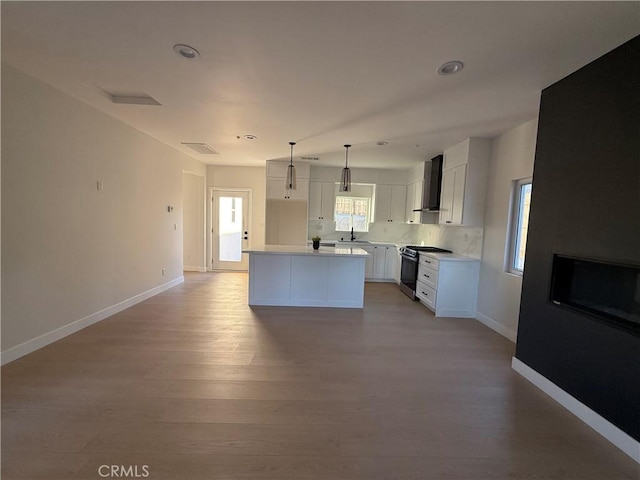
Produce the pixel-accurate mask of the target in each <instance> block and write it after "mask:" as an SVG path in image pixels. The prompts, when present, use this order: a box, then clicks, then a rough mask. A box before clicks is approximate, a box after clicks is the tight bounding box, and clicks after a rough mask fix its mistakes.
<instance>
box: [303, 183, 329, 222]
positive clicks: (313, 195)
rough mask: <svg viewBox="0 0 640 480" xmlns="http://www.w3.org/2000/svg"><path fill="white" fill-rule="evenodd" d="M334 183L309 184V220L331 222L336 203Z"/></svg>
mask: <svg viewBox="0 0 640 480" xmlns="http://www.w3.org/2000/svg"><path fill="white" fill-rule="evenodd" d="M335 189H336V185H335V183H334V182H316V181H311V182H309V219H310V220H333V212H334V210H335V201H336V192H335Z"/></svg>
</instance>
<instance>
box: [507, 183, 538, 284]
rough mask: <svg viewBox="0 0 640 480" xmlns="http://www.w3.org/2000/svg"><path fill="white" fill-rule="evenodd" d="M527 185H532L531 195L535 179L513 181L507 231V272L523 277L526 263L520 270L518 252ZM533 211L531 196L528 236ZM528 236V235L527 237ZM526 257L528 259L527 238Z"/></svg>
mask: <svg viewBox="0 0 640 480" xmlns="http://www.w3.org/2000/svg"><path fill="white" fill-rule="evenodd" d="M527 185H530V189H531V193H532V192H533V178H532V177H525V178H519V179H516V180H513V182H512V186H511V204H510V209H509V210H510V211H509V228H508V229H507V232H508V238H507V255H506V258H505V271H506V272H507V273H510V274H512V275H517V276H519V277H521V276H522V275H523V274H524V266H525V265H524V261H525V258H523V259H522V260H523V265H522V269H520V268H518V266H517V261H518V258H519V254H518V251H519V250H520V245H521V242H522V236H521V235H520V233H521V231H522V222H523V206H524V201H523V200H524V197H523V188H524V187H526V186H527ZM530 211H531V196H530V197H529V212H527V229H526V231H527V234H528V225H529V218H528V215H529V213H530ZM527 236H528V235H527ZM525 257H526V237H525Z"/></svg>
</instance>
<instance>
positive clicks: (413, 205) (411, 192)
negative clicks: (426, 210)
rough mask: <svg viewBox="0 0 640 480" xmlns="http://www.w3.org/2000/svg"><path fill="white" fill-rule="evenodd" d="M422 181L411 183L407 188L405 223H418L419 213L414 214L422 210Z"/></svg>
mask: <svg viewBox="0 0 640 480" xmlns="http://www.w3.org/2000/svg"><path fill="white" fill-rule="evenodd" d="M423 186H424V180H419V181H417V182H413V183H411V184H409V185H408V186H407V207H406V214H405V219H406V220H405V221H406V222H407V223H420V218H421V213H420V212H414V210H419V209H421V208H422V189H423Z"/></svg>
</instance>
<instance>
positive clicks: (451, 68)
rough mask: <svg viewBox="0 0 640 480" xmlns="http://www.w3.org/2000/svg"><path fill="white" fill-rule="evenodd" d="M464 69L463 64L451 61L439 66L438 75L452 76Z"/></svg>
mask: <svg viewBox="0 0 640 480" xmlns="http://www.w3.org/2000/svg"><path fill="white" fill-rule="evenodd" d="M463 68H464V63H462V62H460V61H458V60H452V61H451V62H446V63H443V64H442V65H440V68H439V69H438V74H440V75H454V74H456V73H458V72H459V71H460V70H462V69H463Z"/></svg>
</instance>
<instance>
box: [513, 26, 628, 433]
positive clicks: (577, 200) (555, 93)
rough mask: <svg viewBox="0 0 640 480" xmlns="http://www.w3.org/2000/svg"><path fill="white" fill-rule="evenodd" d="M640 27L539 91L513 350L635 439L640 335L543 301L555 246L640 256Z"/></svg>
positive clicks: (598, 254)
mask: <svg viewBox="0 0 640 480" xmlns="http://www.w3.org/2000/svg"><path fill="white" fill-rule="evenodd" d="M639 79H640V36H639V37H635V38H634V39H632V40H630V41H629V42H627V43H625V44H623V45H621V46H620V47H618V48H616V49H615V50H613V51H611V52H609V53H608V54H606V55H604V56H603V57H601V58H599V59H597V60H595V61H594V62H592V63H590V64H588V65H586V66H585V67H583V68H581V69H580V70H578V71H577V72H575V73H573V74H571V75H569V76H568V77H566V78H564V79H562V80H560V81H559V82H557V83H555V84H553V85H551V86H550V87H548V88H546V89H545V90H543V92H542V97H541V103H540V118H539V124H538V139H537V144H536V156H535V165H534V174H533V193H532V202H531V212H530V217H529V233H528V240H527V256H526V263H525V271H524V277H523V284H522V299H521V304H520V322H519V326H518V341H517V347H516V357H517V358H518V359H519V360H520V361H522V362H524V363H525V364H527V365H528V366H529V367H531V368H533V369H534V370H536V371H537V372H538V373H540V374H542V375H543V376H545V377H546V378H547V379H549V380H550V381H552V382H553V383H554V384H556V385H557V386H559V387H560V388H562V389H563V390H564V391H566V392H567V393H569V394H570V395H572V396H574V397H575V398H576V399H578V400H579V401H580V402H582V403H584V404H585V405H587V406H588V407H589V408H591V409H592V410H594V411H595V412H597V413H598V414H600V415H602V416H603V417H604V418H606V419H607V420H609V421H610V422H611V423H613V424H614V425H616V426H617V427H618V428H620V429H621V430H623V431H624V432H626V433H627V434H629V435H630V436H632V437H633V438H635V439H636V440H640V337H638V336H637V335H634V334H633V333H631V332H629V331H625V330H623V329H620V328H617V327H616V326H614V325H611V324H607V323H603V322H601V321H599V320H598V319H597V318H595V317H591V316H588V315H583V314H579V313H575V312H572V311H570V310H566V309H562V308H559V307H557V306H554V305H553V304H551V302H550V301H549V286H550V279H551V264H552V259H553V253H554V252H560V253H567V254H571V255H576V256H580V257H587V258H594V257H595V258H603V259H610V260H612V261H620V262H622V263H629V262H630V263H634V264H640V121H639V118H640V83H639V82H640V80H639Z"/></svg>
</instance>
